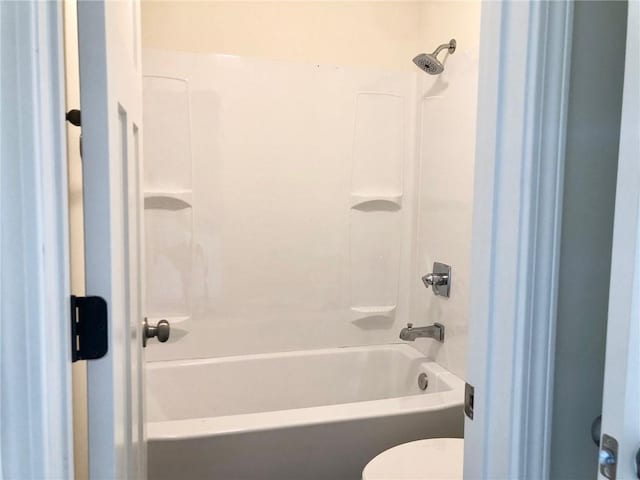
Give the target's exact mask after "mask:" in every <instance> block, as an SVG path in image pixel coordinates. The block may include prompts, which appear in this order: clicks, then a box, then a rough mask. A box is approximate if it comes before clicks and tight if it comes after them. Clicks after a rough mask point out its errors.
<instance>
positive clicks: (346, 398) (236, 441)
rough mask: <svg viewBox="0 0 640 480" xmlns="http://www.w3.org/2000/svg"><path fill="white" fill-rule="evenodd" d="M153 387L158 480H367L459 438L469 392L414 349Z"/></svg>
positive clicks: (206, 363)
mask: <svg viewBox="0 0 640 480" xmlns="http://www.w3.org/2000/svg"><path fill="white" fill-rule="evenodd" d="M422 372H424V373H426V374H427V375H428V378H429V385H428V387H427V389H426V390H425V391H422V390H421V389H420V388H419V387H418V375H419V374H420V373H422ZM147 386H148V387H147V418H148V421H149V423H148V428H147V433H148V439H149V451H148V456H149V478H150V479H154V480H156V479H198V480H200V479H214V480H289V479H291V480H304V479H309V480H325V479H326V480H358V479H359V478H360V474H361V471H362V469H363V468H364V466H365V465H366V463H367V462H368V461H369V460H370V459H371V458H373V457H374V456H375V455H377V454H378V453H380V452H381V451H383V450H385V449H387V448H390V447H392V446H394V445H398V444H400V443H404V442H409V441H412V440H418V439H422V438H433V437H461V436H462V427H463V413H462V402H463V391H464V383H463V382H462V381H461V380H460V379H459V378H458V377H456V376H455V375H453V374H451V373H449V372H447V371H446V370H444V369H443V368H442V367H440V366H439V365H437V364H436V363H434V362H430V361H428V360H426V359H425V358H424V357H423V356H422V355H421V354H420V353H419V352H418V351H416V350H415V349H413V348H412V347H410V346H408V345H383V346H374V347H350V348H335V349H325V350H311V351H303V352H289V353H276V354H265V355H248V356H238V357H227V358H217V359H207V360H192V361H170V362H154V363H150V364H149V365H148V367H147Z"/></svg>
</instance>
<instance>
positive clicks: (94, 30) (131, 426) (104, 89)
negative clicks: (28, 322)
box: [78, 0, 146, 479]
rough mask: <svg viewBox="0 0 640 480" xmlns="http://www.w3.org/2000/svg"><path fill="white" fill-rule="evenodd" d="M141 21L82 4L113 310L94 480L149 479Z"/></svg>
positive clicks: (90, 136) (93, 453)
mask: <svg viewBox="0 0 640 480" xmlns="http://www.w3.org/2000/svg"><path fill="white" fill-rule="evenodd" d="M139 12H140V6H139V3H138V1H137V0H126V1H125V0H122V1H109V0H100V1H80V2H78V41H79V54H80V99H81V110H82V140H83V175H84V181H83V183H84V215H85V265H86V266H85V269H86V294H87V295H99V296H101V297H103V298H104V299H106V301H107V304H108V311H109V351H108V353H107V355H106V356H105V357H104V358H102V359H99V360H91V361H89V362H88V383H87V388H88V417H89V420H88V422H89V423H88V429H89V474H90V478H92V479H116V478H117V479H125V478H129V479H131V478H145V477H146V448H145V435H144V418H143V401H144V398H143V393H144V389H143V364H144V359H143V355H142V344H141V339H140V334H141V321H142V318H143V312H142V301H141V292H142V276H141V272H142V269H141V268H140V267H141V264H142V257H141V248H140V245H141V236H142V227H141V221H140V220H141V214H140V207H141V198H142V197H141V190H140V180H141V175H140V168H141V162H140V158H141V154H142V153H141V146H142V138H141V137H142V124H141V122H142V76H141V65H140V29H139V25H140V21H139V18H140V15H139Z"/></svg>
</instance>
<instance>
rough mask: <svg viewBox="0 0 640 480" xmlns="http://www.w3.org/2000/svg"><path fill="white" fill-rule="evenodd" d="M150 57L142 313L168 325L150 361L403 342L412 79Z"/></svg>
mask: <svg viewBox="0 0 640 480" xmlns="http://www.w3.org/2000/svg"><path fill="white" fill-rule="evenodd" d="M143 60H144V71H145V75H144V85H143V88H144V108H145V110H144V114H145V118H144V122H145V136H144V139H145V140H144V141H145V149H144V166H145V175H144V182H145V232H146V235H145V240H146V245H145V257H146V283H147V298H146V308H147V316H148V317H149V318H150V321H151V322H156V321H157V320H158V319H160V318H167V319H168V320H169V321H170V322H171V325H172V336H171V339H170V340H169V342H168V343H166V344H163V345H158V344H157V343H156V342H152V343H151V344H150V346H149V348H148V349H147V359H148V360H152V361H155V360H180V359H187V358H208V357H220V356H228V355H246V354H254V353H272V352H282V351H296V350H306V349H316V348H332V347H338V346H344V345H353V346H357V345H369V344H387V343H392V342H396V341H397V335H398V332H399V331H400V329H401V328H402V326H404V324H405V323H406V320H405V319H407V318H408V315H409V311H408V310H409V299H408V292H409V271H410V265H411V259H410V254H411V248H410V244H411V238H412V233H411V232H412V228H413V227H412V219H413V218H414V216H415V215H414V213H413V202H414V199H415V193H414V190H413V183H414V180H413V179H414V178H415V176H416V175H415V173H414V170H415V165H414V163H415V156H414V148H413V142H414V139H415V108H414V103H415V102H414V98H415V89H416V73H414V72H392V71H385V70H376V69H366V68H349V67H341V66H333V65H317V64H303V63H293V62H283V61H274V60H265V59H255V58H246V57H234V56H230V55H204V54H194V53H185V52H167V51H157V50H145V51H144V52H143ZM408 61H410V59H408ZM238 331H241V332H242V335H238Z"/></svg>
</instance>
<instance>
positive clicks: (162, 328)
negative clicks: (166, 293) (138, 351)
mask: <svg viewBox="0 0 640 480" xmlns="http://www.w3.org/2000/svg"><path fill="white" fill-rule="evenodd" d="M170 335H171V325H169V322H168V321H166V320H160V321H159V322H158V323H157V324H155V325H149V322H148V321H147V319H146V318H145V319H144V322H142V346H143V347H146V346H147V339H149V338H153V337H156V338H157V339H158V341H159V342H161V343H164V342H166V341H167V340H169V336H170Z"/></svg>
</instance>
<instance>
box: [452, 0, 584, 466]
mask: <svg viewBox="0 0 640 480" xmlns="http://www.w3.org/2000/svg"><path fill="white" fill-rule="evenodd" d="M572 18H573V6H572V3H571V2H491V1H488V2H484V3H483V9H482V25H481V43H480V47H481V53H480V64H481V65H482V66H483V67H482V68H480V77H479V89H478V91H479V98H478V121H477V125H478V130H477V140H476V141H477V144H476V178H475V185H474V220H473V246H472V269H471V279H472V280H471V286H470V288H471V294H470V312H469V341H468V342H469V343H468V366H467V372H468V382H469V383H470V384H471V385H473V386H474V387H475V405H474V419H473V420H470V419H468V418H467V419H465V466H464V471H465V478H473V479H476V478H478V479H479V478H530V479H541V478H548V472H549V443H550V430H551V414H552V398H553V362H554V348H555V320H556V295H557V293H556V291H555V290H556V285H557V282H558V258H559V251H560V226H561V211H562V194H563V192H562V189H563V175H564V144H565V131H566V111H567V103H568V79H569V67H570V54H571V35H572Z"/></svg>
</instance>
